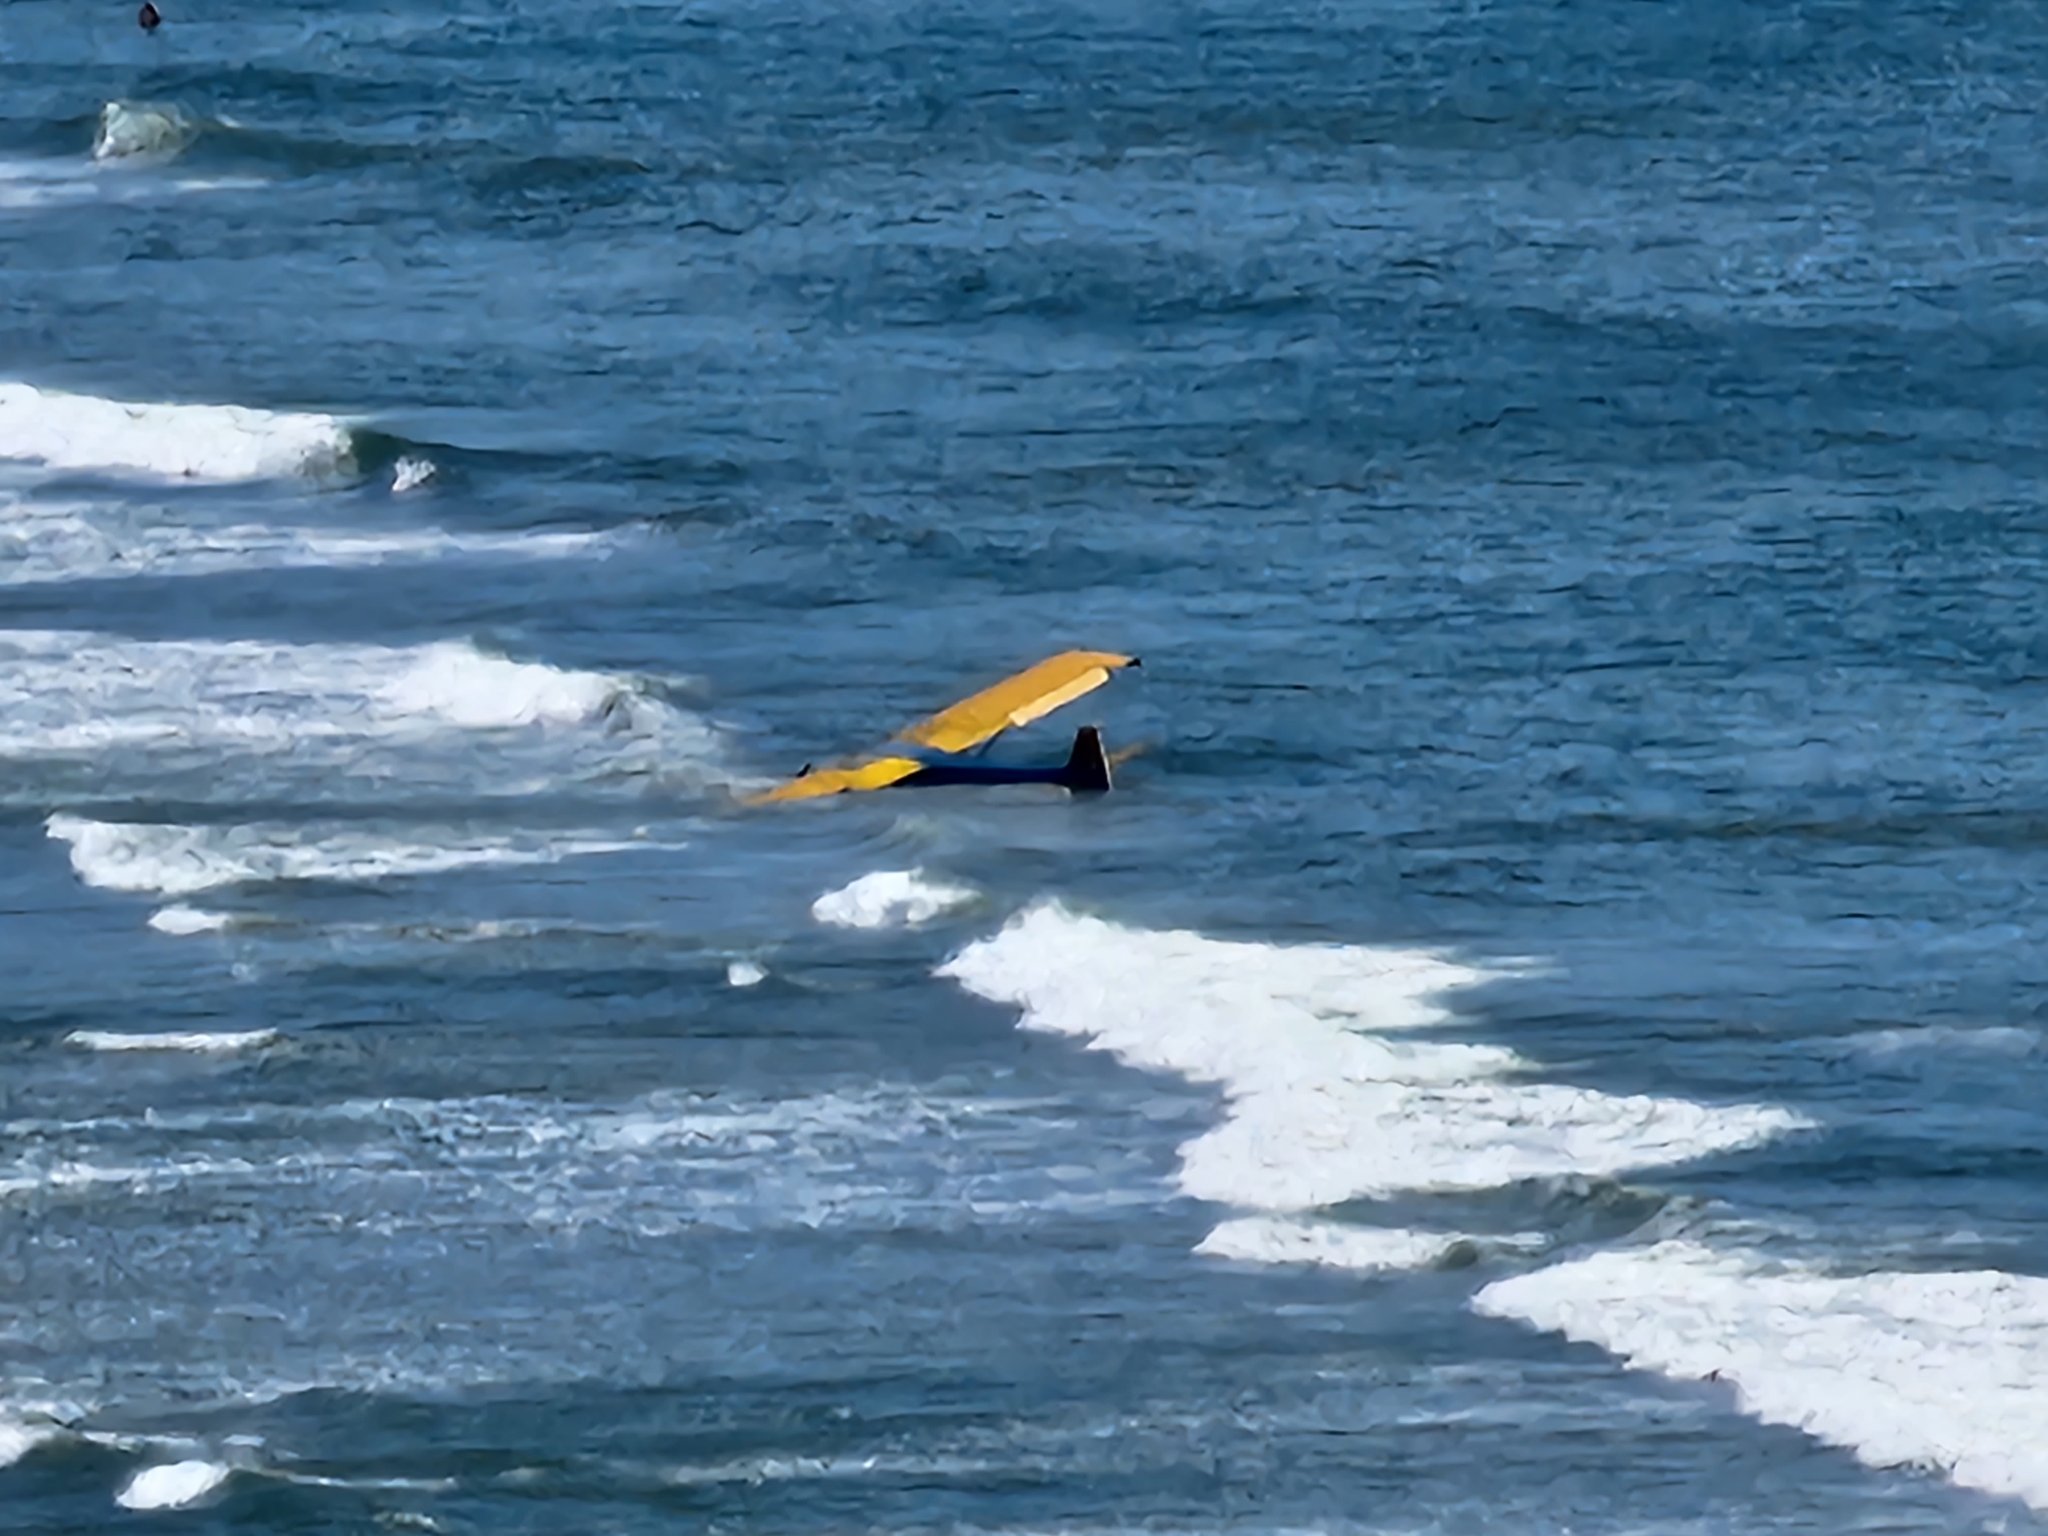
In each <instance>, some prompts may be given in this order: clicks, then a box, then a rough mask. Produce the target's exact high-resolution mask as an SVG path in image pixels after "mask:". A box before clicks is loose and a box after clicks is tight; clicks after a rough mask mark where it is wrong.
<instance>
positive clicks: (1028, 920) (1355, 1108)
mask: <svg viewBox="0 0 2048 1536" xmlns="http://www.w3.org/2000/svg"><path fill="white" fill-rule="evenodd" d="M938 974H939V975H941V976H946V977H950V978H952V979H954V980H956V981H958V982H959V983H960V984H961V985H962V986H964V987H966V988H967V989H968V990H969V991H971V992H974V993H975V994H977V995H978V996H981V997H985V998H988V999H989V1000H991V1001H993V1002H1001V1003H1009V1004H1012V1005H1014V1006H1016V1007H1018V1008H1020V1009H1021V1010H1022V1013H1023V1025H1024V1027H1025V1028H1027V1029H1032V1030H1042V1031H1045V1032H1048V1033H1055V1034H1064V1035H1072V1036H1075V1037H1078V1038H1079V1039H1081V1040H1082V1041H1084V1042H1085V1043H1086V1044H1087V1045H1088V1046H1089V1047H1090V1048H1092V1049H1096V1050H1106V1051H1110V1052H1113V1053H1114V1054H1115V1055H1116V1056H1117V1058H1118V1059H1119V1060H1121V1061H1124V1062H1127V1063H1129V1064H1130V1065H1132V1066H1134V1067H1142V1068H1146V1069H1149V1070H1153V1071H1166V1072H1173V1073H1176V1074H1178V1075H1180V1076H1182V1077H1185V1078H1187V1079H1189V1080H1190V1081H1193V1082H1198V1083H1214V1084H1217V1085H1219V1086H1220V1087H1221V1089H1222V1091H1223V1093H1224V1096H1225V1101H1226V1106H1227V1113H1226V1115H1225V1117H1224V1119H1223V1121H1222V1123H1221V1124H1219V1125H1218V1126H1217V1127H1216V1128H1215V1129H1214V1130H1212V1131H1209V1132H1207V1133H1206V1134H1204V1135H1202V1136H1200V1137H1198V1138H1196V1140H1194V1141H1193V1142H1191V1143H1189V1144H1188V1145H1187V1146H1185V1147H1183V1148H1182V1163H1181V1173H1180V1185H1181V1188H1182V1189H1183V1190H1185V1191H1186V1192H1187V1193H1188V1194H1190V1195H1193V1196H1195V1197H1196V1198H1198V1199H1202V1200H1209V1201H1214V1202H1216V1203H1218V1204H1222V1205H1230V1206H1237V1207H1241V1208H1246V1209H1251V1210H1264V1211H1275V1212H1285V1211H1302V1210H1312V1209H1314V1208H1316V1207H1318V1206H1327V1205H1335V1204H1338V1203H1340V1202H1342V1201H1346V1200H1355V1199H1359V1198H1361V1197H1366V1196H1378V1195H1390V1194H1394V1193H1398V1192H1400V1191H1404V1190H1432V1189H1479V1188H1486V1187H1489V1186H1498V1185H1504V1184H1508V1183H1512V1182H1514V1181H1515V1180H1519V1179H1534V1178H1546V1177H1557V1176H1562V1175H1570V1174H1618V1173H1624V1172H1633V1171H1637V1170H1641V1169H1646V1168H1655V1167H1658V1166H1660V1165H1666V1164H1672V1163H1678V1162H1683V1161H1685V1160H1686V1159H1689V1158H1696V1157H1701V1156H1705V1155H1708V1154H1710V1153H1714V1152H1720V1151H1727V1150H1730V1149H1733V1148H1737V1147H1746V1146H1754V1145H1757V1144H1759V1143H1762V1142H1764V1141H1767V1140H1769V1139H1771V1138H1772V1137H1775V1136H1779V1135H1782V1134H1784V1133H1786V1132H1789V1131H1794V1130H1798V1129H1801V1128H1803V1127H1804V1126H1806V1125H1807V1123H1808V1122H1807V1121H1805V1120H1804V1119H1803V1118H1802V1117H1801V1116H1799V1115H1797V1114H1794V1113H1792V1112H1789V1111H1787V1110H1783V1109H1779V1108H1776V1107H1774V1106H1770V1105H1729V1106H1710V1105H1701V1104H1694V1103H1689V1102H1687V1101H1685V1100H1682V1099H1670V1098H1652V1097H1646V1096H1631V1097H1626V1098H1621V1097H1615V1096H1613V1095H1609V1094H1604V1093H1597V1092H1593V1091H1590V1090H1586V1089H1580V1088H1573V1087H1569V1086H1566V1085H1561V1084H1547V1083H1529V1082H1520V1081H1512V1080H1510V1079H1512V1078H1513V1077H1514V1076H1516V1075H1518V1074H1520V1073H1522V1072H1525V1071H1526V1070H1527V1064H1526V1063H1524V1062H1523V1061H1521V1060H1520V1059H1519V1058H1518V1057H1516V1056H1515V1055H1514V1053H1513V1052H1511V1051H1508V1050H1504V1049H1502V1048H1500V1047H1497V1046H1481V1045H1467V1044H1450V1043H1443V1042H1440V1041H1438V1040H1435V1039H1417V1038H1416V1035H1417V1033H1418V1032H1419V1031H1422V1030H1424V1029H1428V1028H1431V1027H1433V1026H1441V1025H1443V1024H1445V1023H1447V1022H1449V1021H1450V1020H1451V1018H1452V1015H1451V1014H1450V1013H1449V1012H1448V1010H1447V1008H1446V1006H1445V1004H1444V1002H1443V1001H1442V1000H1443V999H1444V998H1445V997H1446V996H1447V995H1450V994H1455V993H1456V992H1457V991H1458V990H1459V989H1462V988H1469V987H1473V986H1477V985H1479V984H1480V983H1482V982H1484V981H1486V980H1488V979H1489V973H1487V972H1485V971H1483V970H1480V969H1478V968H1475V967H1468V966H1464V965H1460V964H1458V963H1456V962H1454V961H1451V960H1448V959H1445V958H1443V957H1441V956H1438V955H1434V954H1430V953H1427V952H1424V951H1419V950H1400V949H1374V948H1371V947H1367V946H1327V947H1307V946H1280V945H1265V944H1248V943H1229V942H1222V941H1218V940H1214V939H1208V938H1204V937H1202V936H1201V935H1199V934H1193V933H1173V932H1168V933H1148V932H1144V931H1142V930H1135V929H1130V928H1126V927H1123V926H1121V925H1118V924H1114V923H1109V922H1104V921H1102V920H1101V919H1099V918H1093V917H1087V916H1082V915H1077V914H1073V913H1069V912H1067V911H1065V910H1064V909H1063V908H1061V907H1060V906H1059V905H1057V904H1054V903H1048V904H1043V905H1040V906H1037V907H1035V908H1033V909H1032V910H1030V911H1028V912H1025V913H1023V914H1021V915H1020V916H1018V917H1017V918H1015V919H1014V920H1012V921H1011V922H1010V923H1009V924H1008V925H1007V926H1006V927H1005V928H1004V929H1003V931H1002V932H1001V933H1000V934H998V935H997V936H995V937H994V938H991V939H985V940H982V941H981V942H979V943H976V944H973V945H970V946H968V947H967V948H966V949H965V950H963V951H962V952H961V953H960V954H959V955H957V956H956V957H955V958H953V959H952V960H951V961H949V962H947V963H946V964H945V965H944V966H942V967H940V969H939V972H938Z"/></svg>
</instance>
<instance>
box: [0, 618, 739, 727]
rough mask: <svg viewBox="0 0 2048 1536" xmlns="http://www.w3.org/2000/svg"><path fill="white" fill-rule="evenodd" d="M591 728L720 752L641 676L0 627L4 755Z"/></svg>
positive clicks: (467, 646)
mask: <svg viewBox="0 0 2048 1536" xmlns="http://www.w3.org/2000/svg"><path fill="white" fill-rule="evenodd" d="M592 725H605V726H607V727H623V728H625V729H629V730H634V731H638V732H641V733H643V734H646V735H650V736H660V737H663V738H665V740H666V743H667V748H666V749H667V750H669V751H670V752H672V753H674V754H677V755H680V756H685V757H687V756H691V755H694V756H696V757H699V758H708V757H709V756H710V755H711V754H712V753H713V752H714V751H715V750H716V747H717V737H716V736H715V734H714V733H713V731H712V730H711V728H710V727H709V726H708V725H706V724H704V723H703V722H702V721H701V720H699V719H698V718H697V717H695V716H693V715H689V714H687V713H686V712H684V711H681V710H678V709H675V708H673V707H671V706H669V705H666V704H663V703H660V702H658V701H657V700H655V699H653V698H652V697H650V696H649V695H648V694H647V693H646V691H644V689H643V688H642V687H641V685H640V684H639V683H637V682H636V681H635V680H634V679H632V678H629V677H624V676H616V675H610V674H604V673H597V672H582V671H573V670H568V669H564V668H560V667H553V666H549V665H546V664H545V663H541V662H529V661H516V660H513V659H511V658H509V657H504V656H497V655H493V654H491V653H489V652H487V651H484V650H481V649H479V648H478V647H477V646H475V645H473V644H471V643H469V642H467V641H436V642H432V643H429V644H425V645H417V646H380V645H348V644H333V645H304V646H295V645H281V644H266V643H261V642H257V641H233V640H220V641H170V640H167V641H144V640H127V639H122V638H119V637H116V636H110V635H102V634H95V633H92V632H80V631H69V630H8V631H0V757H12V758H17V759H24V758H33V757H41V756H50V755H64V754H94V753H99V752H102V751H105V750H106V749H109V748H128V749H136V748H145V749H147V748H159V749H161V750H162V751H164V752H165V753H166V754H178V753H182V754H185V755H188V756H189V755H191V754H193V753H198V754H201V755H204V754H207V753H217V752H219V751H221V750H234V751H240V752H267V753H276V754H285V755H289V756H292V757H294V758H296V757H298V756H301V755H303V754H306V753H309V752H317V750H318V749H319V747H320V746H321V745H322V744H323V743H326V744H360V743H363V742H365V741H374V740H380V739H381V740H387V741H392V742H396V743H399V744H414V745H417V744H419V743H421V742H424V741H430V740H432V739H434V738H435V737H438V736H444V735H446V734H447V733H449V732H484V731H514V732H534V731H539V732H541V733H543V734H545V733H547V732H549V731H551V730H562V729H574V728H576V727H585V726H592Z"/></svg>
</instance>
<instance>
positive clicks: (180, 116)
mask: <svg viewBox="0 0 2048 1536" xmlns="http://www.w3.org/2000/svg"><path fill="white" fill-rule="evenodd" d="M198 132H199V129H198V127H197V125H196V124H194V123H193V121H192V119H191V118H189V117H188V116H186V115H185V113H184V112H183V111H182V110H180V109H179V108H177V107H175V106H172V105H170V104H169V103H165V102H147V101H110V102H108V103H107V104H106V105H105V106H103V107H101V108H100V120H99V128H98V130H97V131H96V132H95V133H94V135H93V141H92V157H93V159H95V160H122V159H128V158H130V157H133V156H137V155H161V156H169V155H173V154H175V153H177V151H179V150H181V149H183V148H184V147H185V146H186V145H187V144H189V143H191V142H192V140H193V139H194V138H195V137H197V135H198Z"/></svg>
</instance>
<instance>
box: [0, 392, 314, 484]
mask: <svg viewBox="0 0 2048 1536" xmlns="http://www.w3.org/2000/svg"><path fill="white" fill-rule="evenodd" d="M0 459H21V460H25V461H28V462H31V463H37V464H42V465H45V466H47V467H49V468H51V469H63V470H107V471H116V472H123V473H130V474H140V475H149V476H154V477H157V478H164V479H185V480H207V481H214V482H219V483H227V482H232V481H239V480H261V479H269V478H274V477H278V476H292V475H317V474H335V473H346V472H347V471H348V470H350V469H351V468H352V467H353V448H352V444H351V438H350V435H349V429H348V427H347V425H346V424H344V423H343V422H341V421H339V420H337V419H336V418H334V417H332V416H325V415H321V414H318V413H315V412H303V411H302V412H288V411H267V410H255V409H251V408H249V407H247V406H240V405H197V404H195V405H182V404H179V405H173V404H162V403H155V402H146V401H125V400H108V399H101V398H100V397H98V396H95V395H82V394H69V393H66V392H64V391H61V390H53V389H39V388H37V387H36V386H35V385H33V384H26V383H20V382H14V383H9V382H5V381H0Z"/></svg>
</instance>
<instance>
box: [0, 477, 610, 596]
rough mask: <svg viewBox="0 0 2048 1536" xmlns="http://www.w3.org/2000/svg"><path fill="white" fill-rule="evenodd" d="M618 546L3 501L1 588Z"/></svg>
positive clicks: (575, 552) (563, 554) (603, 537)
mask: <svg viewBox="0 0 2048 1536" xmlns="http://www.w3.org/2000/svg"><path fill="white" fill-rule="evenodd" d="M618 542H619V541H618V538H617V537H616V536H615V535H613V534H609V533H602V532H555V533H458V532H454V531H451V530H448V529H442V528H408V529H391V530H382V531H374V532H372V531H357V532H336V531H332V530H329V529H321V528H294V527H282V526H272V525H269V524H260V523H224V524H215V525H208V524H206V523H204V522H201V521H198V520H196V519H195V518H191V517H184V518H179V519H176V520H167V519H165V518H164V517H163V516H162V515H161V513H160V512H159V511H158V510H156V509H154V508H149V507H128V506H124V505H122V504H120V503H118V502H115V503H94V502H79V501H50V500H41V499H37V500H28V499H20V498H16V499H12V500H9V499H7V498H4V497H0V585H8V586H28V585H33V584H37V583H47V582H55V581H78V580H84V579H92V580H105V579H109V578H114V577H123V576H198V575H206V574H208V573H211V572H218V571H244V570H295V569H312V568H321V567H328V568H355V567H364V566H379V565H389V564H394V563H397V562H400V561H425V560H437V559H489V560H563V559H575V558H579V557H590V556H598V555H603V554H606V553H608V552H610V551H611V550H612V549H614V548H615V547H617V544H618Z"/></svg>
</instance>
